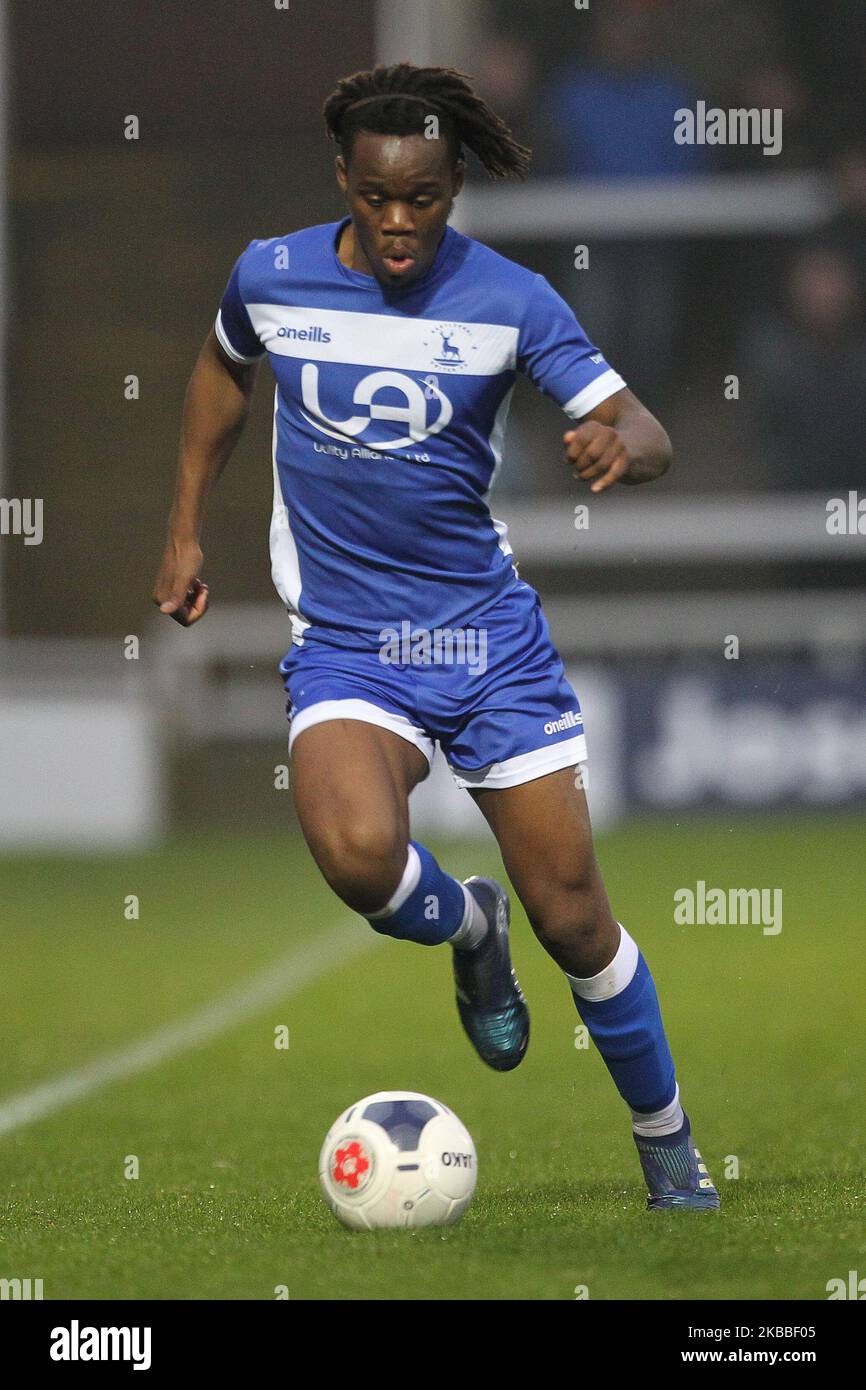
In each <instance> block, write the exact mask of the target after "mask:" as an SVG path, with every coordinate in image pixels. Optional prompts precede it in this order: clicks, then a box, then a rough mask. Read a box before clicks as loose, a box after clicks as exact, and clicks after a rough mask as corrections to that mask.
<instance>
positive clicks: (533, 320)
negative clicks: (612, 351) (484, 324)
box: [517, 275, 625, 420]
mask: <svg viewBox="0 0 866 1390" xmlns="http://www.w3.org/2000/svg"><path fill="white" fill-rule="evenodd" d="M517 366H518V369H519V370H520V371H522V372H525V374H526V375H527V376H528V377H529V380H530V381H531V382H532V383H533V385H534V386H537V387H538V389H539V390H540V391H543V392H544V393H545V395H547V396H552V397H553V399H554V400H555V401H556V402H558V404H559V405H561V406H562V409H563V410H564V411H565V413H566V415H570V416H571V418H572V419H573V420H579V419H580V418H581V417H582V416H584V415H588V414H589V412H590V411H591V410H594V409H595V407H596V406H597V405H600V404H601V402H602V401H606V400H607V398H608V396H612V395H613V394H614V392H616V391H621V390H622V388H623V387H624V386H625V382H624V381H623V379H622V377H621V376H620V375H619V372H615V371H614V370H613V368H612V367H611V366H609V365H608V363H607V362H606V361H605V360H604V357H603V355H602V354H601V353H600V352H599V351H598V348H596V347H594V346H593V344H592V343H591V342H590V341H589V339H588V338H587V336H586V334H585V333H584V331H583V329H582V328H581V326H580V324H579V323H578V321H577V319H576V318H575V316H574V313H573V312H572V310H571V309H570V308H569V307H568V305H567V304H566V302H565V300H564V299H563V298H562V297H561V296H560V295H558V294H557V293H556V291H555V290H554V288H553V286H552V285H551V284H549V282H548V281H547V280H545V278H544V276H543V275H536V277H535V285H534V288H533V291H532V294H531V296H530V299H529V304H528V306H527V310H526V313H525V315H524V319H523V324H522V326H521V329H520V337H519V339H518V344H517Z"/></svg>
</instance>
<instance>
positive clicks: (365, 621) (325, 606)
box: [216, 219, 624, 648]
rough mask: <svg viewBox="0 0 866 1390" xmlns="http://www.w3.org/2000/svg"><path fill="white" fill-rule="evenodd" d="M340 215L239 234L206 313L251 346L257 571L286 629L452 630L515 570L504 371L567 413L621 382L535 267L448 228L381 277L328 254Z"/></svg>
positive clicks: (354, 637) (233, 348) (582, 411)
mask: <svg viewBox="0 0 866 1390" xmlns="http://www.w3.org/2000/svg"><path fill="white" fill-rule="evenodd" d="M347 220H348V219H344V220H343V221H341V222H332V223H326V224H324V225H322V226H317V227H307V228H304V229H303V230H301V231H298V232H293V233H292V234H291V235H288V236H285V237H272V238H271V239H270V240H268V241H253V242H251V243H250V245H249V246H248V247H247V249H246V251H244V252H243V254H242V255H241V256H240V258H239V259H238V261H237V263H236V265H235V267H234V269H233V271H232V274H231V277H230V279H229V282H228V286H227V288H226V291H225V294H224V296H223V299H222V303H221V305H220V310H219V314H218V316H217V321H216V333H217V336H218V338H219V341H220V344H221V345H222V347H223V348H224V350H225V351H226V352H227V353H228V355H229V356H230V357H232V358H233V359H234V360H235V361H238V362H253V361H256V360H257V359H258V358H260V357H262V356H263V355H264V354H265V353H267V354H268V356H269V358H270V362H271V368H272V370H273V373H274V377H275V379H276V391H275V400H274V431H273V468H274V511H273V519H272V523H271V561H272V573H273V578H274V583H275V585H276V588H277V591H278V592H279V594H280V596H281V598H282V599H283V602H284V603H285V604H286V607H287V609H288V611H289V614H290V617H291V623H292V636H293V641H294V642H295V643H306V642H309V641H311V640H313V641H321V642H326V643H332V644H335V645H338V646H347V647H359V648H367V647H370V646H378V645H380V643H381V640H382V638H381V636H380V634H381V633H382V631H383V630H384V629H387V628H394V627H396V628H398V629H399V628H400V625H401V623H402V622H405V621H409V622H410V623H411V624H412V626H413V628H426V629H428V630H430V631H432V630H434V629H436V628H448V627H452V628H454V627H462V628H465V627H467V626H469V625H471V622H472V620H474V619H475V618H477V617H479V616H480V615H481V614H483V612H484V610H485V608H487V607H488V606H490V605H491V604H493V603H495V602H497V601H498V600H499V599H500V598H501V597H502V596H503V595H505V594H506V593H507V592H508V590H509V588H511V587H512V586H515V585H518V584H520V583H521V581H520V580H518V578H517V572H516V570H515V567H514V563H513V560H512V552H511V546H510V545H509V543H508V535H507V529H506V527H505V526H504V525H503V523H502V522H500V521H497V520H496V519H495V518H494V517H493V516H492V515H491V513H490V509H489V507H488V495H489V492H490V488H491V485H492V482H493V478H494V476H495V474H496V470H497V467H498V465H499V463H500V461H501V459H502V445H503V437H504V432H505V422H506V418H507V414H508V407H509V403H510V400H511V395H512V391H513V387H514V382H515V378H516V374H517V373H518V372H524V373H525V374H526V375H527V376H528V377H529V379H530V380H531V381H532V382H533V383H534V384H535V385H536V386H537V387H539V389H540V390H542V391H544V392H545V393H546V394H548V395H550V396H552V397H553V399H554V400H555V401H557V402H558V403H559V404H560V405H561V406H562V408H563V410H564V411H565V412H566V414H568V415H569V416H571V417H572V418H574V419H579V418H580V417H581V416H583V415H586V414H587V413H588V412H589V411H590V410H592V409H593V408H594V407H595V406H597V405H598V404H599V403H600V402H601V401H603V400H605V399H606V398H607V397H608V396H610V395H612V394H613V393H614V392H615V391H618V390H620V389H621V388H622V386H623V385H624V382H623V380H622V378H621V377H620V376H619V375H618V374H617V373H616V372H615V371H614V370H613V369H612V368H611V367H609V366H608V364H607V362H605V360H604V358H603V357H602V355H601V353H600V352H598V351H597V350H596V348H595V347H594V346H593V345H592V343H591V342H589V340H588V339H587V337H586V334H585V333H584V332H583V329H582V328H581V327H580V324H579V323H578V322H577V320H576V318H575V316H574V314H573V313H572V311H571V309H570V308H569V307H568V305H567V304H566V303H565V301H564V300H563V299H562V298H560V296H559V295H558V294H556V293H555V291H554V290H553V289H552V287H551V286H550V285H549V284H548V282H547V281H546V280H545V279H544V277H543V276H541V275H537V274H534V273H533V272H532V271H530V270H527V269H526V268H525V267H524V266H520V265H517V264H515V263H514V262H513V261H509V260H507V259H506V258H505V257H503V256H500V255H498V254H497V253H496V252H495V251H492V250H491V249H490V248H489V247H487V246H484V245H483V244H482V243H480V242H478V241H475V240H473V239H472V238H471V237H467V236H463V235H462V234H461V233H459V232H457V231H455V230H454V228H453V227H449V228H448V229H447V230H446V232H445V235H444V237H443V239H442V242H441V244H440V246H439V250H438V252H437V255H436V259H435V261H434V263H433V265H432V266H431V268H430V270H429V271H428V272H427V274H426V275H425V276H424V277H423V278H422V279H421V280H419V281H417V282H416V283H415V284H413V285H410V286H407V287H406V288H405V289H402V288H399V287H398V288H397V289H388V288H385V287H383V286H382V285H380V284H379V282H378V281H377V280H376V279H375V278H374V277H373V276H371V275H364V274H362V273H360V272H359V271H355V270H351V269H349V268H348V267H347V266H345V265H343V264H342V262H341V261H340V259H339V257H338V255H337V246H338V243H339V237H340V234H341V232H342V230H343V228H344V227H345V226H346V222H347Z"/></svg>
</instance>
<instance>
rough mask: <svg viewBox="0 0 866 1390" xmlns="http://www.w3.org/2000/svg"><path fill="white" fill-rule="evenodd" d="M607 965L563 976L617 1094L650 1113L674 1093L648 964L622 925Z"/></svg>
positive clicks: (641, 1111)
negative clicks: (594, 972)
mask: <svg viewBox="0 0 866 1390" xmlns="http://www.w3.org/2000/svg"><path fill="white" fill-rule="evenodd" d="M621 931H622V936H621V939H620V945H619V950H618V951H617V953H616V956H615V957H614V959H613V960H612V961H611V963H610V965H608V966H606V967H605V969H604V970H602V971H600V973H599V974H598V975H594V976H592V977H591V978H589V979H580V978H579V977H575V976H573V975H569V976H568V980H569V983H570V985H571V988H572V993H573V995H574V1002H575V1004H576V1006H577V1011H578V1013H579V1014H580V1017H581V1018H582V1019H583V1022H584V1023H585V1024H586V1026H587V1029H588V1030H589V1035H590V1037H591V1038H592V1040H593V1042H594V1043H595V1045H596V1047H597V1048H598V1050H599V1052H600V1053H601V1055H602V1057H603V1059H604V1062H605V1065H606V1066H607V1069H608V1071H609V1072H610V1074H611V1076H612V1077H613V1080H614V1083H615V1085H616V1088H617V1090H618V1091H619V1093H620V1095H621V1096H622V1097H623V1099H624V1100H625V1101H626V1103H627V1104H628V1105H629V1106H630V1107H631V1109H632V1111H635V1112H637V1113H638V1114H639V1115H655V1114H656V1112H658V1111H660V1110H664V1109H665V1107H667V1106H670V1105H671V1104H672V1102H673V1101H674V1099H675V1097H676V1094H677V1085H676V1078H675V1075H674V1062H673V1058H672V1057H671V1050H670V1048H669V1047H668V1041H667V1038H666V1037H665V1030H664V1026H663V1024H662V1016H661V1010H660V1008H659V1001H658V995H657V994H656V987H655V984H654V983H653V977H652V975H651V974H650V971H649V966H648V965H647V963H646V961H645V960H644V958H643V956H642V954H641V953H640V951H639V950H638V948H637V945H636V944H635V942H634V941H633V940H632V939H631V937H630V936H629V935H628V933H627V932H626V931H625V929H624V928H621Z"/></svg>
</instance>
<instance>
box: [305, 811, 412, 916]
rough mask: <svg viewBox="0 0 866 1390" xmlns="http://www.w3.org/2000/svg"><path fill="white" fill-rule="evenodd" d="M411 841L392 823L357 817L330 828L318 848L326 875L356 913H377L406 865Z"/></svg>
mask: <svg viewBox="0 0 866 1390" xmlns="http://www.w3.org/2000/svg"><path fill="white" fill-rule="evenodd" d="M407 850H408V842H407V840H406V837H405V835H404V834H403V833H401V831H400V830H399V829H398V828H397V827H396V826H393V825H390V824H382V823H381V822H378V821H377V820H376V819H375V817H358V818H352V819H349V820H345V821H343V822H342V823H341V824H339V825H333V826H331V827H329V829H328V831H327V832H326V833H325V834H324V835H323V836H322V838H321V839H320V841H319V843H318V845H317V847H316V858H317V860H318V863H319V867H320V869H321V870H322V873H323V875H324V877H325V878H326V879H327V881H328V883H329V884H330V886H331V887H332V888H333V890H334V892H335V893H336V894H337V896H338V897H340V898H342V900H343V902H344V903H346V905H347V906H348V907H351V908H353V909H354V910H355V911H356V912H378V911H379V909H380V908H382V907H384V906H385V904H386V903H387V902H388V900H389V899H390V898H391V897H393V895H394V893H395V892H396V889H397V887H398V885H399V883H400V879H401V878H402V877H403V872H404V870H405V868H406V854H407Z"/></svg>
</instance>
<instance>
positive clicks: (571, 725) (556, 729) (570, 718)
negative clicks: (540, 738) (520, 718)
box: [544, 709, 583, 734]
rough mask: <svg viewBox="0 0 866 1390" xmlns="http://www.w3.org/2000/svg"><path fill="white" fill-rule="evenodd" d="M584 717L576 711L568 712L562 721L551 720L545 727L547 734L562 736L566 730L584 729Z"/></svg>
mask: <svg viewBox="0 0 866 1390" xmlns="http://www.w3.org/2000/svg"><path fill="white" fill-rule="evenodd" d="M582 728H583V715H582V714H575V712H574V710H571V709H570V710H566V712H565V714H563V715H562V717H561V718H560V719H550V720H548V722H547V723H546V724H545V726H544V732H545V733H546V734H561V733H562V732H563V730H564V729H582Z"/></svg>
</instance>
